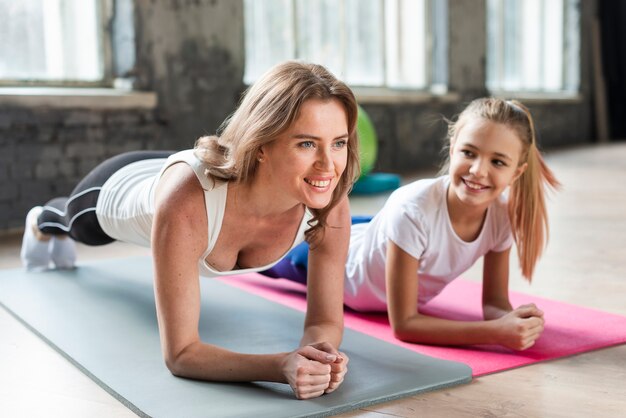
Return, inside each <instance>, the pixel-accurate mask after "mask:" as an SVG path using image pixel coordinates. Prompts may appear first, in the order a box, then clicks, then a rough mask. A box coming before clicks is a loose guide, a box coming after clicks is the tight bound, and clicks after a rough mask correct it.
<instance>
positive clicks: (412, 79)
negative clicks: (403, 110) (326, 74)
mask: <svg viewBox="0 0 626 418" xmlns="http://www.w3.org/2000/svg"><path fill="white" fill-rule="evenodd" d="M244 1H245V3H244V6H245V17H246V22H245V24H246V29H245V30H246V69H245V82H246V83H252V82H253V81H254V80H256V79H257V78H258V77H259V75H260V74H261V73H263V72H264V71H265V70H267V69H268V68H269V67H271V66H272V65H275V64H277V63H278V62H280V61H284V60H286V59H291V58H297V59H302V60H305V61H310V62H315V63H319V64H322V65H324V66H326V67H327V68H328V69H329V70H330V71H332V72H333V73H334V74H335V75H337V76H338V77H340V78H341V79H343V80H344V81H346V82H347V83H349V84H350V85H353V86H390V87H399V88H419V89H422V88H425V87H426V86H427V85H428V84H429V83H430V82H431V80H430V74H431V73H439V74H441V73H442V72H445V67H442V68H439V67H437V69H436V70H435V71H433V69H431V68H430V67H431V64H432V65H438V64H440V61H442V59H441V58H444V61H445V48H447V45H444V43H445V42H446V41H445V39H446V37H445V36H442V34H443V35H447V32H446V27H447V26H446V23H445V22H436V23H431V22H428V21H427V18H426V16H427V14H426V13H427V4H432V2H431V1H429V0H264V1H260V0H244ZM444 6H445V3H443V2H439V3H438V5H437V7H433V8H432V11H431V14H430V16H431V17H432V18H435V19H444V20H445V19H446V17H447V13H446V10H445V7H444ZM428 36H430V37H431V38H430V42H428ZM433 36H438V37H440V38H441V39H439V38H437V39H433ZM429 44H430V45H436V47H437V51H438V53H439V55H438V57H439V58H438V59H428V57H429V56H430V55H431V54H432V53H433V52H432V51H433V49H432V47H431V46H429ZM445 81H446V77H445V75H443V76H440V77H439V78H438V79H437V81H436V82H438V83H441V82H445Z"/></svg>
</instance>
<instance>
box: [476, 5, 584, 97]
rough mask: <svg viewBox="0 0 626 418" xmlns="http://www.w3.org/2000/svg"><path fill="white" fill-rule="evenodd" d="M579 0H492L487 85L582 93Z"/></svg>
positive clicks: (489, 10)
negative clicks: (579, 91) (580, 85)
mask: <svg viewBox="0 0 626 418" xmlns="http://www.w3.org/2000/svg"><path fill="white" fill-rule="evenodd" d="M579 81H580V12H579V1H578V0H487V87H488V88H489V89H490V90H491V91H518V92H522V91H530V92H572V93H574V92H577V91H578V87H579Z"/></svg>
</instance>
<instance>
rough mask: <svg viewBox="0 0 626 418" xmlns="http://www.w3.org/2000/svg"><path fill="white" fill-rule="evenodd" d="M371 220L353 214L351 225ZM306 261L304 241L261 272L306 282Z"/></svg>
mask: <svg viewBox="0 0 626 418" xmlns="http://www.w3.org/2000/svg"><path fill="white" fill-rule="evenodd" d="M371 220H372V216H361V215H358V216H353V217H352V225H355V224H361V223H367V222H369V221H371ZM308 263H309V244H308V243H307V242H306V241H305V242H303V243H301V244H299V245H297V246H296V247H295V248H293V249H292V250H291V251H289V253H288V254H287V255H286V256H285V258H283V259H282V260H280V261H279V262H278V263H277V264H275V265H274V266H273V267H271V268H270V269H268V270H265V271H262V272H261V274H263V275H265V276H268V277H272V278H276V279H280V278H283V279H289V280H291V281H293V282H298V283H302V284H306V280H307V268H308Z"/></svg>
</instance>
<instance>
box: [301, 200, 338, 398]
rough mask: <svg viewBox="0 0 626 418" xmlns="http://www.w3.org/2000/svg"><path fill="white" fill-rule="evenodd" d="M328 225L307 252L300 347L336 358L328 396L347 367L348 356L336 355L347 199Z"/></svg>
mask: <svg viewBox="0 0 626 418" xmlns="http://www.w3.org/2000/svg"><path fill="white" fill-rule="evenodd" d="M327 222H328V226H327V227H326V228H325V230H324V236H323V238H322V240H321V241H320V242H319V243H317V244H313V245H311V247H310V250H309V261H308V276H307V312H306V320H305V324H304V335H303V336H302V341H301V344H302V345H307V344H313V345H314V346H315V347H317V348H319V349H321V350H324V351H326V352H328V353H329V354H330V355H333V356H336V359H335V361H334V362H333V363H332V364H331V368H332V373H331V375H332V376H331V383H330V385H329V387H328V389H327V390H326V392H327V393H328V392H332V391H333V390H335V389H336V388H337V387H338V386H339V385H340V384H341V382H342V381H343V378H344V375H345V373H346V371H347V364H348V356H346V355H345V353H341V352H339V351H338V348H339V345H340V344H341V339H342V337H343V286H344V275H345V265H346V258H347V255H348V244H349V241H350V207H349V203H348V198H347V197H344V198H343V199H342V200H341V201H340V202H339V203H338V204H337V206H336V207H335V208H333V210H332V211H331V212H330V214H329V216H328V218H327Z"/></svg>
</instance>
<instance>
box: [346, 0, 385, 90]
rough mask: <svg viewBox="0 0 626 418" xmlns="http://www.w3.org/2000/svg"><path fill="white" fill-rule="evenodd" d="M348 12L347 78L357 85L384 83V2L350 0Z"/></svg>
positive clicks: (347, 6)
mask: <svg viewBox="0 0 626 418" xmlns="http://www.w3.org/2000/svg"><path fill="white" fill-rule="evenodd" d="M346 10H348V11H349V12H348V13H346V14H345V15H346V16H345V27H346V32H347V33H346V37H347V44H346V60H345V61H346V62H345V68H346V71H345V78H346V79H347V80H350V83H351V84H353V85H359V86H380V85H383V84H384V82H385V74H384V69H383V24H382V23H383V22H382V3H381V2H380V1H379V0H347V1H346Z"/></svg>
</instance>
